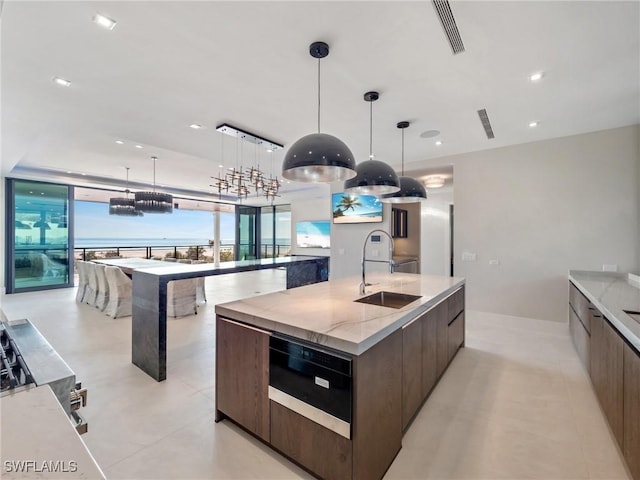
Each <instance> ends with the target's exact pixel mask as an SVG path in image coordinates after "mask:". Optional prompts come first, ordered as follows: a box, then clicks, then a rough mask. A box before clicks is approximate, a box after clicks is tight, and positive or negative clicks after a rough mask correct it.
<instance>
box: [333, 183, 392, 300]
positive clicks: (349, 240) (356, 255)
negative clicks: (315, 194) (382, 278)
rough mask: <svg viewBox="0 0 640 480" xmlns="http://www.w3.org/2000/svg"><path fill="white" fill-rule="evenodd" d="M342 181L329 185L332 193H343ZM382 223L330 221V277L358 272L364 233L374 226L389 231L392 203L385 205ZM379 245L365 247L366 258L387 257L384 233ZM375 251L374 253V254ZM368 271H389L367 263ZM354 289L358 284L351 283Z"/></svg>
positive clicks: (387, 246) (386, 241)
mask: <svg viewBox="0 0 640 480" xmlns="http://www.w3.org/2000/svg"><path fill="white" fill-rule="evenodd" d="M342 191H343V189H342V183H340V182H336V183H333V184H331V193H339V192H342ZM382 218H383V220H382V222H381V223H359V224H333V225H331V273H330V279H336V278H343V277H347V276H350V275H357V276H359V275H360V273H361V267H360V263H361V259H362V244H363V243H364V239H365V238H366V236H367V234H368V233H369V232H371V230H374V229H381V230H384V231H386V232H389V231H390V225H391V205H390V204H384V208H383V212H382ZM381 240H382V241H381V242H380V243H379V244H373V245H372V244H371V243H370V244H369V245H368V246H367V258H376V259H380V260H387V259H388V257H389V253H388V252H389V241H388V239H387V237H386V236H384V235H383V237H382V239H381ZM376 252H377V256H376ZM366 268H367V272H379V271H388V269H389V267H388V266H386V265H384V264H374V263H367V267H366ZM354 288H355V290H354V291H355V292H357V288H358V285H357V284H355V285H354Z"/></svg>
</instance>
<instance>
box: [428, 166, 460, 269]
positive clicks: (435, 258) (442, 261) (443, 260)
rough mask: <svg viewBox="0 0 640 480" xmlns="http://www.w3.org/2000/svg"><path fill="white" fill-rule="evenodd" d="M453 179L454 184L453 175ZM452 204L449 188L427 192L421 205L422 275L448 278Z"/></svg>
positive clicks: (451, 193)
mask: <svg viewBox="0 0 640 480" xmlns="http://www.w3.org/2000/svg"><path fill="white" fill-rule="evenodd" d="M453 178H454V183H455V173H454V177H453ZM452 203H453V189H452V188H451V187H445V188H443V189H442V190H428V191H427V200H426V201H425V202H423V203H422V211H421V222H420V223H421V231H422V234H421V248H420V272H421V273H423V274H429V275H445V276H448V275H449V273H450V266H449V256H450V251H451V248H450V241H449V240H450V233H449V205H451V204H452ZM454 216H455V215H454ZM454 235H455V234H454Z"/></svg>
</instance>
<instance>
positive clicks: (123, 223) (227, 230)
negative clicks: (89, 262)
mask: <svg viewBox="0 0 640 480" xmlns="http://www.w3.org/2000/svg"><path fill="white" fill-rule="evenodd" d="M74 206H75V212H74V218H75V237H76V238H184V239H187V238H190V239H199V238H201V239H202V241H203V242H205V243H206V241H207V240H209V239H213V212H204V211H197V210H180V209H174V211H173V213H172V214H145V215H144V216H142V217H123V216H118V215H109V205H108V204H107V203H96V202H83V201H78V200H77V201H76V202H75V204H74ZM234 229H235V215H234V214H233V213H221V214H220V237H221V240H222V241H223V242H224V241H226V240H230V241H231V242H233V239H234V238H235V233H234Z"/></svg>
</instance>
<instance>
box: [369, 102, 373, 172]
mask: <svg viewBox="0 0 640 480" xmlns="http://www.w3.org/2000/svg"><path fill="white" fill-rule="evenodd" d="M369 160H373V102H369Z"/></svg>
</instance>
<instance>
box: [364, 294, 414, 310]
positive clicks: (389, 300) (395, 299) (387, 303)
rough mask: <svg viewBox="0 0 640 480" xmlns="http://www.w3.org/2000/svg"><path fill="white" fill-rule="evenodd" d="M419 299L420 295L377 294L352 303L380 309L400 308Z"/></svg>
mask: <svg viewBox="0 0 640 480" xmlns="http://www.w3.org/2000/svg"><path fill="white" fill-rule="evenodd" d="M419 298H421V295H409V294H407V293H396V292H384V291H382V292H377V293H372V294H371V295H367V296H366V297H362V298H359V299H357V300H354V302H360V303H367V304H369V305H378V306H380V307H389V308H402V307H404V306H406V305H409V304H410V303H411V302H415V301H416V300H417V299H419Z"/></svg>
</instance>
